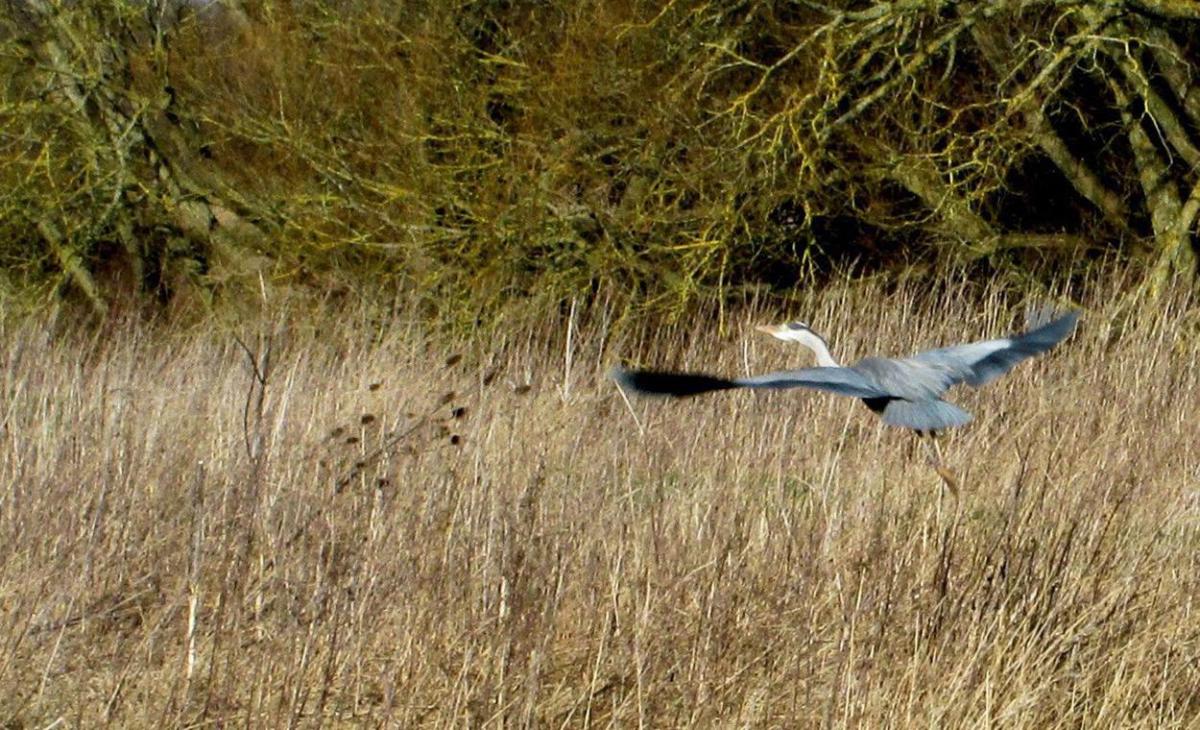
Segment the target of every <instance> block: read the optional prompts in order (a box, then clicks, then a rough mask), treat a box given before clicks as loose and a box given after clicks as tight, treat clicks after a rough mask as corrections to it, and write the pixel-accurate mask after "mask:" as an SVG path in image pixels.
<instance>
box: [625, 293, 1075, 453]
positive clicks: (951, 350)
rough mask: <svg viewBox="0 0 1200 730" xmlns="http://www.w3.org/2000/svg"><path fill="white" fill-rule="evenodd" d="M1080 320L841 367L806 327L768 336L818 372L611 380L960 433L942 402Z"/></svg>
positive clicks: (1040, 348)
mask: <svg viewBox="0 0 1200 730" xmlns="http://www.w3.org/2000/svg"><path fill="white" fill-rule="evenodd" d="M1078 320H1079V313H1078V312H1071V313H1069V314H1066V315H1063V316H1061V317H1059V318H1057V319H1054V320H1052V321H1050V322H1049V323H1047V324H1044V325H1042V326H1040V327H1036V328H1035V329H1032V330H1029V331H1028V332H1024V333H1022V334H1018V335H1013V336H1012V337H1007V338H1001V339H995V340H984V341H981V342H972V343H969V344H965V345H956V346H953V347H943V348H940V349H937V350H929V351H927V352H922V353H920V354H917V355H913V356H912V357H906V358H881V357H868V358H864V359H862V360H860V361H858V362H857V363H855V364H854V365H850V366H848V367H841V366H838V365H837V364H836V362H835V361H834V360H833V359H832V357H831V356H830V355H829V353H828V348H827V347H826V346H825V344H824V340H822V339H821V338H820V336H819V335H816V333H814V332H812V331H811V330H810V329H808V326H807V325H804V324H803V323H790V324H788V325H784V326H783V327H780V328H775V330H772V329H769V328H763V329H764V330H765V331H768V332H772V334H775V336H777V337H779V338H780V339H791V340H796V341H800V342H802V343H803V344H805V345H807V346H808V347H810V348H811V349H813V351H814V352H816V353H817V357H818V361H820V362H821V363H822V365H823V366H822V367H814V368H800V369H798V370H782V371H779V372H773V373H767V374H765V375H755V376H752V377H748V378H732V379H727V378H719V377H714V376H711V375H704V374H700V373H670V372H655V371H650V370H623V369H618V370H616V371H615V372H614V373H613V377H614V378H616V380H617V382H619V383H620V384H621V386H622V387H623V388H625V389H626V390H629V391H632V392H635V393H642V394H646V395H670V396H676V397H682V396H690V395H698V394H700V393H706V392H709V391H714V390H729V389H733V388H769V389H783V388H812V389H815V390H823V391H827V392H830V393H836V394H838V395H846V396H851V397H854V398H861V399H862V400H863V401H864V402H865V403H866V404H867V406H868V407H869V408H870V409H871V410H872V411H875V412H876V413H879V414H880V415H881V416H882V417H883V420H884V422H885V423H887V424H889V425H892V426H901V427H904V428H911V429H914V430H916V431H918V432H921V433H925V432H934V431H938V430H941V429H944V428H951V427H955V426H962V425H964V424H966V423H968V422H970V420H971V414H970V413H968V412H966V411H964V410H963V409H961V408H959V407H958V406H956V405H953V404H951V403H947V402H946V401H944V400H942V395H943V394H944V393H945V392H946V391H947V390H949V389H950V388H951V387H953V386H955V385H958V384H959V383H966V384H967V385H970V386H972V387H979V386H982V385H986V384H987V383H990V382H992V381H993V380H995V379H996V378H998V377H1000V376H1001V375H1003V374H1004V373H1007V372H1008V371H1009V370H1011V369H1012V368H1013V367H1014V366H1015V365H1017V363H1019V362H1021V361H1022V360H1024V359H1026V358H1029V357H1033V356H1034V355H1038V354H1040V353H1043V352H1046V351H1047V350H1049V349H1050V348H1052V347H1054V346H1055V345H1057V344H1058V343H1059V342H1062V341H1063V340H1064V339H1066V337H1067V336H1068V335H1070V334H1071V332H1072V331H1073V330H1074V329H1075V324H1076V323H1077V322H1078Z"/></svg>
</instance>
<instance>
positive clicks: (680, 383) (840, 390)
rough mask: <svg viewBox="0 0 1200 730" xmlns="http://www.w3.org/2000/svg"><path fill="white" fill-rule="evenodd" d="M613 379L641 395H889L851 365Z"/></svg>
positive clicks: (618, 374) (650, 373)
mask: <svg viewBox="0 0 1200 730" xmlns="http://www.w3.org/2000/svg"><path fill="white" fill-rule="evenodd" d="M612 376H613V378H614V379H615V380H616V381H617V382H618V383H620V384H621V387H623V388H625V389H626V390H629V391H633V392H635V393H641V394H644V395H673V396H676V397H682V396H689V395H699V394H700V393H707V392H710V391H714V390H729V389H731V388H771V389H782V388H812V389H814V390H824V391H828V392H830V393H837V394H838V395H848V396H851V397H854V398H883V397H888V396H889V394H888V393H887V392H885V391H883V390H881V389H879V388H878V387H877V386H875V385H874V384H873V383H871V381H870V380H868V379H867V378H866V377H864V376H863V374H862V373H859V372H857V371H855V370H854V369H852V368H801V369H799V370H781V371H779V372H774V373H767V374H765V375H755V376H753V377H749V378H732V379H729V378H718V377H714V376H712V375H704V374H702V373H671V372H660V371H654V370H623V369H620V368H618V369H616V370H614V371H613V373H612Z"/></svg>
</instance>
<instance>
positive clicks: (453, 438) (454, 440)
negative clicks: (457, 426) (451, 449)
mask: <svg viewBox="0 0 1200 730" xmlns="http://www.w3.org/2000/svg"><path fill="white" fill-rule="evenodd" d="M461 443H462V436H459V435H458V434H454V435H453V436H451V437H450V445H451V446H458V445H459V444H461Z"/></svg>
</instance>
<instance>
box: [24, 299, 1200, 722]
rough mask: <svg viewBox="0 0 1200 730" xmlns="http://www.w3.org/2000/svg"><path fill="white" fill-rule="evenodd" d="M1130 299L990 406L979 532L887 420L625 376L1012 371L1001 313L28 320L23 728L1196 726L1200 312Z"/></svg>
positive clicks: (1007, 304)
mask: <svg viewBox="0 0 1200 730" xmlns="http://www.w3.org/2000/svg"><path fill="white" fill-rule="evenodd" d="M1116 291H1117V285H1116V284H1113V283H1111V282H1109V283H1096V284H1094V285H1092V286H1091V287H1090V288H1088V289H1087V290H1085V291H1081V292H1077V296H1078V297H1079V299H1078V301H1080V302H1081V303H1082V304H1083V306H1084V307H1085V319H1084V321H1083V323H1082V324H1081V327H1080V330H1079V332H1078V333H1077V335H1076V336H1075V337H1074V338H1072V339H1071V340H1068V341H1067V342H1066V343H1064V345H1063V346H1062V347H1061V348H1059V349H1058V350H1056V351H1054V352H1052V353H1050V355H1049V356H1047V357H1045V358H1042V359H1039V360H1037V361H1033V362H1029V363H1025V364H1023V365H1021V366H1020V367H1019V368H1017V369H1016V370H1015V371H1014V372H1013V373H1012V374H1010V375H1009V376H1008V377H1007V378H1006V379H1004V380H1001V381H999V382H998V383H996V384H993V385H992V386H990V387H988V388H986V389H984V390H981V391H971V390H967V389H964V390H959V391H956V392H955V393H953V394H952V399H953V400H955V401H956V402H958V403H960V404H961V405H963V406H964V407H966V408H968V409H969V410H972V411H973V412H974V413H975V414H976V421H975V422H974V423H973V424H971V425H970V426H968V427H967V428H965V429H962V430H960V431H959V432H957V433H955V434H953V435H952V436H950V437H949V438H948V439H947V440H946V441H945V443H944V444H943V448H944V451H945V454H946V458H947V461H948V463H949V464H950V465H951V466H952V467H953V468H954V469H956V470H957V471H958V473H959V474H960V476H961V478H962V481H963V485H964V494H963V496H962V498H961V500H959V501H958V502H957V503H956V502H955V501H953V500H952V499H951V498H950V497H949V496H948V495H944V494H942V487H941V483H940V481H939V479H938V478H937V476H936V475H935V474H934V473H933V471H932V470H931V469H929V467H928V466H927V465H926V464H925V463H924V460H923V457H922V454H921V451H920V450H919V449H918V448H917V447H916V444H915V443H914V441H915V439H914V438H913V437H912V436H911V435H910V434H907V433H905V432H902V431H898V430H894V429H889V428H886V427H884V426H883V425H882V423H880V422H879V421H878V419H877V418H875V417H874V416H873V415H872V414H871V413H869V412H868V411H867V409H866V408H864V407H863V406H862V404H860V403H856V402H854V401H852V400H849V399H838V398H836V397H833V396H828V395H823V394H817V393H808V392H790V393H779V394H768V395H763V394H753V393H720V394H715V395H713V396H711V397H706V398H700V399H695V400H692V401H674V402H672V401H652V400H651V401H647V400H631V401H630V404H629V405H628V406H627V405H626V403H625V401H624V400H623V399H622V398H621V397H620V395H619V393H618V392H617V390H616V389H615V387H614V385H613V384H612V383H611V381H609V380H608V379H607V378H606V377H605V373H606V372H607V370H608V368H609V367H611V366H612V365H614V364H616V363H617V362H621V361H625V362H631V363H636V364H639V365H646V366H670V367H678V368H694V369H708V370H713V371H717V372H725V373H742V372H747V371H759V370H764V369H772V368H777V367H782V366H787V365H794V364H800V363H803V364H807V363H808V362H809V358H808V356H807V354H806V353H802V352H799V351H797V350H794V349H791V348H789V347H788V346H787V345H785V344H783V343H779V342H776V341H773V340H769V339H768V338H765V337H762V336H761V335H757V334H756V333H754V332H753V331H752V328H751V325H752V324H754V323H757V322H763V321H778V320H781V319H793V318H804V319H806V320H808V321H810V322H812V324H813V326H814V327H815V328H817V329H818V330H820V331H822V332H824V333H826V334H827V335H828V337H829V339H830V340H831V342H832V344H833V349H834V350H835V352H836V354H838V355H839V356H840V357H842V358H843V359H845V360H853V359H854V358H856V357H859V356H863V355H867V354H877V353H884V354H904V353H907V352H911V351H914V350H917V349H922V348H924V347H927V346H934V345H941V344H948V343H953V342H958V341H963V340H967V339H976V338H982V337H991V336H996V335H998V334H1003V333H1006V332H1007V331H1009V330H1010V329H1011V328H1019V327H1020V325H1021V312H1022V308H1023V306H1024V301H1022V300H1020V299H1018V298H1016V297H1013V296H1010V295H1008V294H1005V292H1003V291H1002V290H1001V289H999V288H995V289H987V288H984V287H980V286H978V285H968V284H963V283H948V284H942V285H938V286H936V287H933V288H932V290H931V289H930V288H929V287H924V288H923V287H920V286H917V285H911V286H900V287H892V288H885V287H883V286H882V285H872V284H859V285H856V286H847V287H834V288H831V289H830V290H827V291H825V292H823V293H801V294H799V295H798V296H797V299H796V302H795V305H794V306H793V307H790V308H789V309H788V310H787V311H786V312H781V311H777V310H776V311H760V310H759V309H757V308H756V307H754V306H752V305H749V304H748V305H747V306H745V307H743V308H741V309H732V310H729V311H728V312H726V314H725V329H724V332H723V333H722V332H719V331H718V329H717V326H716V324H717V319H716V317H697V318H695V319H690V320H683V321H680V322H679V323H677V324H675V325H671V326H667V327H665V328H664V329H661V330H648V329H645V328H644V327H641V326H640V325H637V324H631V323H629V322H628V321H627V320H626V321H612V317H611V316H610V313H609V312H607V311H606V310H605V308H604V307H603V306H599V305H597V306H595V307H592V308H589V309H588V310H587V311H586V312H584V311H582V310H583V308H581V311H580V312H579V313H577V315H576V316H575V317H574V318H573V319H572V318H571V317H568V316H567V315H565V314H559V313H557V312H556V313H555V314H554V316H547V317H546V318H545V319H544V320H542V321H529V322H524V323H521V324H512V325H511V326H509V327H496V328H495V329H492V330H489V331H487V332H482V333H480V334H479V335H478V336H476V337H474V338H472V339H470V340H466V341H458V342H456V341H452V340H451V339H450V338H448V337H447V336H444V335H441V336H439V335H433V334H430V333H428V332H426V331H424V330H423V329H422V327H421V326H420V325H418V324H416V323H415V321H412V320H410V318H408V317H406V316H404V315H402V314H401V315H397V316H396V318H395V319H394V320H391V321H380V320H378V319H375V318H371V317H368V316H366V315H358V314H355V313H354V312H340V313H334V314H322V315H304V316H300V315H294V314H293V315H278V316H277V317H276V318H275V319H272V320H264V321H263V322H262V323H259V324H256V325H249V324H246V325H239V326H237V327H227V328H224V329H222V328H218V327H215V326H212V327H207V328H203V329H201V328H197V329H194V330H191V331H186V332H185V331H181V330H179V329H177V328H176V329H169V328H165V327H162V326H149V325H145V324H141V325H138V324H135V323H119V324H114V325H111V326H110V327H108V328H107V329H105V330H103V331H101V332H98V333H97V332H85V331H80V330H79V329H78V328H75V327H72V326H67V325H64V324H62V323H61V322H56V323H52V322H50V321H49V320H29V319H23V320H16V319H10V320H8V321H5V322H3V323H2V324H0V326H2V328H3V337H2V339H0V342H2V344H0V348H2V349H0V352H2V354H0V358H2V362H3V368H2V370H0V382H2V385H0V409H3V410H2V413H3V425H2V428H3V431H2V437H3V440H2V443H0V449H3V461H2V465H0V478H2V480H3V481H2V486H0V550H2V554H3V556H4V559H3V561H2V562H0V596H2V600H0V726H3V727H8V728H41V727H46V726H54V727H101V726H106V725H107V726H112V727H171V726H174V727H257V726H272V727H313V726H318V725H323V726H330V727H359V726H363V727H415V726H429V727H442V726H461V727H476V726H487V727H501V726H505V727H518V726H520V727H524V726H530V727H563V726H567V727H580V726H594V727H609V726H617V727H635V726H639V727H815V726H832V727H888V726H891V727H919V728H926V727H972V728H976V727H977V728H984V727H1005V728H1013V727H1018V728H1021V727H1028V728H1035V727H1036V728H1046V727H1073V728H1077V727H1089V728H1092V727H1196V726H1197V724H1198V723H1200V691H1198V688H1200V616H1198V615H1197V608H1200V606H1197V605H1196V604H1197V599H1200V451H1198V450H1197V447H1196V444H1197V442H1198V440H1200V439H1198V437H1200V423H1198V420H1197V416H1196V412H1197V406H1198V405H1200V369H1198V368H1197V359H1198V355H1200V314H1198V310H1196V309H1195V308H1191V309H1189V305H1187V304H1186V303H1182V302H1177V303H1174V304H1170V303H1168V304H1164V305H1163V306H1160V307H1156V308H1155V311H1154V312H1153V313H1146V314H1143V313H1138V312H1132V311H1128V310H1126V309H1123V308H1122V307H1121V305H1120V304H1119V302H1118V298H1117V297H1116V295H1115V292H1116ZM568 320H570V322H571V326H570V328H569V329H570V335H569V336H568V334H567V331H568V326H567V325H568ZM235 336H236V337H235ZM237 338H240V339H241V342H243V343H244V345H245V348H246V349H243V346H242V345H241V344H239V343H238V339H237ZM268 345H269V349H270V356H269V359H268V358H266V357H265V356H266V354H267V350H268ZM247 351H249V352H250V353H252V354H253V355H254V356H255V358H256V359H257V360H259V361H260V368H259V371H260V372H259V375H261V376H262V378H261V381H260V380H258V379H256V377H255V376H254V373H253V370H252V368H251V366H250V365H249V364H248V362H249V358H248V356H247ZM459 353H461V355H462V358H461V360H459V361H458V362H455V363H453V364H446V361H447V359H448V358H451V356H452V355H454V354H459ZM263 360H268V362H267V363H266V364H265V366H263V364H262V361H263ZM450 393H453V395H449V394H450Z"/></svg>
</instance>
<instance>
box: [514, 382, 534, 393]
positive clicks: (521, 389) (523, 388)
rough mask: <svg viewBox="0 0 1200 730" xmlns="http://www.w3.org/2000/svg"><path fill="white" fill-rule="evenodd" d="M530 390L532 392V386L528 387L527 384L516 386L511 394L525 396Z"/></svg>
mask: <svg viewBox="0 0 1200 730" xmlns="http://www.w3.org/2000/svg"><path fill="white" fill-rule="evenodd" d="M531 390H533V386H532V385H529V384H525V385H518V386H516V387H514V388H513V392H514V393H516V394H517V395H525V394H526V393H528V392H529V391H531Z"/></svg>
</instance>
